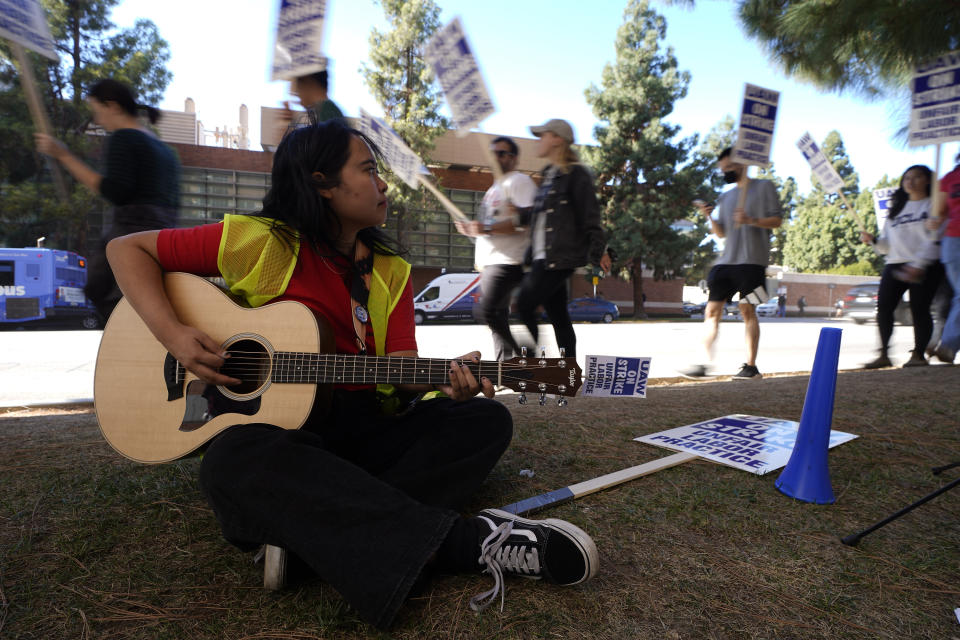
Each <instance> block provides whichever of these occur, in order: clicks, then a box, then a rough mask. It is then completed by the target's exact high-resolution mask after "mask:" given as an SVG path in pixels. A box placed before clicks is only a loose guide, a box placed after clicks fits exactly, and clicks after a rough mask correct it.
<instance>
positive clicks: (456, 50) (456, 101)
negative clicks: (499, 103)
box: [424, 18, 494, 136]
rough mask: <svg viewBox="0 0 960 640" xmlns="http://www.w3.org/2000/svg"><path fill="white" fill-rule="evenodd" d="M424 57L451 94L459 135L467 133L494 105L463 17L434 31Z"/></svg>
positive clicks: (444, 88) (448, 102) (444, 89)
mask: <svg viewBox="0 0 960 640" xmlns="http://www.w3.org/2000/svg"><path fill="white" fill-rule="evenodd" d="M424 57H425V58H426V59H427V62H428V63H429V64H430V66H431V67H432V68H433V73H434V74H435V75H436V76H437V80H439V81H440V87H441V88H442V89H443V93H444V95H445V96H446V97H447V104H449V105H450V111H451V113H452V114H453V121H454V124H455V126H456V129H457V135H458V136H465V135H467V134H468V133H469V132H470V128H471V127H474V126H476V125H477V124H479V123H480V121H481V120H483V119H484V118H486V117H487V116H489V115H490V114H492V113H493V112H494V108H493V102H491V100H490V94H489V93H488V92H487V84H486V82H484V80H483V75H482V74H481V73H480V67H478V66H477V60H476V58H475V57H474V55H473V50H472V49H471V48H470V43H469V42H468V41H467V36H466V34H465V33H464V31H463V26H462V25H461V24H460V19H459V18H454V19H453V20H451V21H450V23H449V24H448V25H446V26H445V27H443V28H442V29H440V30H438V31H437V32H436V34H434V36H433V38H431V39H430V42H428V43H427V46H426V48H425V49H424Z"/></svg>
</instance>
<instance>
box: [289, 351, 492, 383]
mask: <svg viewBox="0 0 960 640" xmlns="http://www.w3.org/2000/svg"><path fill="white" fill-rule="evenodd" d="M450 362H451V360H445V359H440V358H414V357H399V356H356V355H345V354H325V353H297V352H291V351H286V352H279V353H276V354H274V357H273V375H272V376H271V380H272V381H273V382H279V383H283V382H286V383H294V384H296V383H316V384H402V383H406V384H447V383H448V382H449V380H450ZM462 362H463V364H465V365H467V366H468V367H469V369H470V371H471V373H473V375H474V377H476V378H477V379H478V380H479V379H480V378H481V377H487V378H490V380H491V381H492V382H493V383H494V384H498V383H499V380H500V378H501V363H499V362H485V361H480V362H479V363H476V362H467V361H462Z"/></svg>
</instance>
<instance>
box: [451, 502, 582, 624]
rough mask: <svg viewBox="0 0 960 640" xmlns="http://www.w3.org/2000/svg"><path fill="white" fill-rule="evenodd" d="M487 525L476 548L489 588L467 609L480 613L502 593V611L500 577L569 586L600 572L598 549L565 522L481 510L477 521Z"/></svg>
mask: <svg viewBox="0 0 960 640" xmlns="http://www.w3.org/2000/svg"><path fill="white" fill-rule="evenodd" d="M477 517H478V518H479V519H480V520H483V521H486V523H487V524H488V525H489V526H490V535H488V536H487V537H486V538H485V539H484V540H483V543H482V544H481V546H480V559H479V562H480V564H481V565H483V566H484V567H485V569H484V573H489V574H491V575H492V576H493V580H494V585H493V589H490V590H489V591H486V592H484V593H481V594H479V595H476V596H474V597H473V598H471V599H470V608H471V609H473V610H474V611H482V610H483V609H485V608H486V607H488V606H489V605H490V603H492V602H493V600H494V598H496V597H497V593H500V609H501V611H502V610H503V574H504V573H507V574H510V575H516V576H522V577H524V578H533V579H535V580H541V579H542V580H544V581H546V582H550V583H552V584H559V585H571V584H578V583H580V582H585V581H587V580H589V579H590V578H592V577H593V576H595V575H596V573H597V570H598V569H599V567H600V557H599V555H598V554H597V546H596V545H595V544H594V543H593V540H592V539H591V538H590V536H589V535H587V534H586V532H584V531H583V530H582V529H580V528H579V527H577V526H576V525H573V524H571V523H569V522H567V521H565V520H558V519H556V518H548V519H546V520H528V519H527V518H521V517H519V516H515V515H513V514H512V513H508V512H506V511H501V510H500V509H484V510H483V511H481V512H480V514H479V515H478V516H477Z"/></svg>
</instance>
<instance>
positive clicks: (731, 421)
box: [634, 414, 857, 476]
mask: <svg viewBox="0 0 960 640" xmlns="http://www.w3.org/2000/svg"><path fill="white" fill-rule="evenodd" d="M799 427H800V423H798V422H793V421H792V420H780V419H778V418H762V417H759V416H748V415H743V414H733V415H729V416H723V417H722V418H714V419H713V420H706V421H704V422H698V423H697V424H691V425H687V426H685V427H677V428H676V429H668V430H666V431H661V432H660V433H652V434H650V435H646V436H640V437H639V438H634V440H636V441H637V442H646V443H647V444H652V445H656V446H658V447H666V448H667V449H673V450H674V451H684V452H687V453H693V454H695V455H697V456H699V457H701V458H704V459H706V460H711V461H713V462H716V463H719V464H723V465H727V466H728V467H734V468H735V469H741V470H743V471H749V472H750V473H755V474H757V475H761V476H762V475H764V474H765V473H768V472H770V471H775V470H776V469H779V468H780V467H783V466H785V465H786V464H787V461H788V460H789V459H790V454H791V453H792V452H793V445H794V443H795V442H796V441H797V431H798V429H799ZM856 437H857V436H855V435H853V434H851V433H844V432H842V431H831V432H830V448H833V447H835V446H837V445H840V444H843V443H844V442H849V441H850V440H853V439H854V438H856Z"/></svg>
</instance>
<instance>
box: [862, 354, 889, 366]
mask: <svg viewBox="0 0 960 640" xmlns="http://www.w3.org/2000/svg"><path fill="white" fill-rule="evenodd" d="M892 366H893V363H892V362H891V361H890V358H888V357H887V356H886V354H884V353H881V354H880V355H879V356H877V357H876V358H874V359H873V360H871V361H870V362H866V363H864V365H863V368H864V369H885V368H887V367H892Z"/></svg>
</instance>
